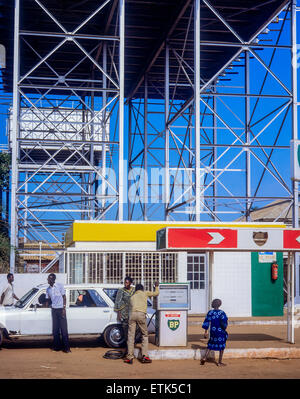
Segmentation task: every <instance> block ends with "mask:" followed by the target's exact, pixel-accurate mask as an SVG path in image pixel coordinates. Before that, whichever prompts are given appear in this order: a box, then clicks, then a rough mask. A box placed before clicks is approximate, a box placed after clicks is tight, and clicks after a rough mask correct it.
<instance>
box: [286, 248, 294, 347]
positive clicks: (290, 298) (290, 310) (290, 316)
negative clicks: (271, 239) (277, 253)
mask: <svg viewBox="0 0 300 399" xmlns="http://www.w3.org/2000/svg"><path fill="white" fill-rule="evenodd" d="M287 274H288V276H287V277H288V278H287V280H288V281H287V305H288V306H287V341H288V342H289V343H291V344H294V343H295V334H294V329H295V320H294V310H295V305H294V289H295V280H294V254H293V253H292V252H289V253H288V273H287Z"/></svg>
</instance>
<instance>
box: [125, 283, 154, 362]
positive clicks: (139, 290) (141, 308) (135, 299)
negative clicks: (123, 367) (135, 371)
mask: <svg viewBox="0 0 300 399" xmlns="http://www.w3.org/2000/svg"><path fill="white" fill-rule="evenodd" d="M158 285H159V283H158V281H156V282H155V291H154V292H153V291H144V286H143V285H142V284H137V285H136V286H135V293H134V295H132V297H131V298H130V317H129V330H128V343H127V346H128V354H127V356H126V359H124V362H125V363H128V364H132V363H133V359H134V355H133V351H134V340H135V330H136V326H139V328H140V330H141V332H142V360H141V362H142V363H151V362H152V360H151V359H150V358H149V356H148V327H147V322H146V317H147V300H148V297H149V296H157V295H158V294H159V288H158Z"/></svg>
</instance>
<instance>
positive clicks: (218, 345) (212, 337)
mask: <svg viewBox="0 0 300 399" xmlns="http://www.w3.org/2000/svg"><path fill="white" fill-rule="evenodd" d="M221 305H222V301H221V299H214V300H213V301H212V304H211V307H212V308H213V309H212V310H210V311H209V312H208V313H207V315H206V317H205V320H204V322H203V324H202V328H203V329H204V330H205V332H204V338H207V336H208V333H207V330H208V328H209V325H210V334H209V340H208V343H207V349H206V352H205V355H204V357H203V358H202V359H201V361H200V364H202V365H203V364H204V363H205V362H206V360H207V357H208V355H209V353H210V351H211V350H213V351H219V362H218V363H217V366H225V364H224V363H222V358H223V353H224V349H225V346H226V340H227V337H228V334H227V331H226V328H227V324H228V318H227V316H226V313H225V312H223V310H220V309H219V308H220V306H221Z"/></svg>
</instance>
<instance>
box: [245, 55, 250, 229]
mask: <svg viewBox="0 0 300 399" xmlns="http://www.w3.org/2000/svg"><path fill="white" fill-rule="evenodd" d="M249 64H250V55H249V51H247V50H246V51H245V94H246V96H245V132H246V136H245V137H246V140H245V141H246V144H247V145H249V143H250V131H249V121H250V98H249V97H248V94H249V92H250V65H249ZM250 196H251V158H250V151H249V148H248V147H247V148H246V204H245V208H246V209H245V212H246V221H247V222H248V221H249V220H250V204H251V200H250V199H249V197H250Z"/></svg>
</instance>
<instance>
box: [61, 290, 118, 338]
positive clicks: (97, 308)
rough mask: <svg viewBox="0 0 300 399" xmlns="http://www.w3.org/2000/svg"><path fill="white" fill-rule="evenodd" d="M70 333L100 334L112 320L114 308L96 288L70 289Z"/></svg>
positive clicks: (68, 310) (68, 315) (68, 311)
mask: <svg viewBox="0 0 300 399" xmlns="http://www.w3.org/2000/svg"><path fill="white" fill-rule="evenodd" d="M67 295H68V305H69V306H68V307H67V320H68V331H69V334H100V333H102V332H103V331H104V329H105V327H106V326H107V324H108V323H109V322H110V320H111V315H112V311H113V310H112V308H111V307H110V306H109V305H108V304H107V302H106V301H105V300H104V299H103V298H102V296H101V295H100V293H99V292H98V291H97V290H96V289H81V288H78V289H69V290H67Z"/></svg>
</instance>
